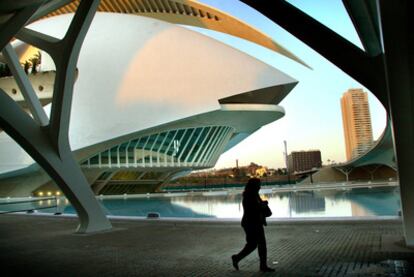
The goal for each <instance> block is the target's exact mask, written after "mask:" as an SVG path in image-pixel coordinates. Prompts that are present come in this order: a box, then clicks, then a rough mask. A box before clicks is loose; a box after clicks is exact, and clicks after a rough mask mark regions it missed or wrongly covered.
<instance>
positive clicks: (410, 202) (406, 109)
mask: <svg viewBox="0 0 414 277" xmlns="http://www.w3.org/2000/svg"><path fill="white" fill-rule="evenodd" d="M379 3H380V13H381V17H380V18H381V23H382V29H383V42H384V50H385V55H384V60H385V67H386V78H387V85H388V86H387V91H388V99H389V104H390V109H389V110H390V116H391V119H392V129H393V136H394V147H395V151H396V159H397V166H398V173H399V179H400V191H401V206H402V216H403V222H404V234H405V240H406V243H407V245H408V246H414V171H413V170H414V121H413V118H414V81H413V80H414V19H413V17H412V14H411V13H412V11H413V8H414V5H413V3H412V1H409V0H398V1H388V0H381V1H379Z"/></svg>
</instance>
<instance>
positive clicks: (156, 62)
mask: <svg viewBox="0 0 414 277" xmlns="http://www.w3.org/2000/svg"><path fill="white" fill-rule="evenodd" d="M71 18H72V15H62V16H57V17H52V18H48V19H45V20H42V21H38V22H36V23H34V24H32V25H30V26H29V28H32V29H35V30H38V31H41V32H44V33H47V34H50V35H53V36H56V37H62V35H63V33H64V31H65V30H66V28H67V26H68V24H69V22H70V19H71ZM45 60H46V59H45ZM43 66H44V67H46V65H43ZM78 69H79V75H78V79H77V81H76V83H75V89H74V98H73V106H72V117H71V125H70V142H71V146H72V149H73V150H76V149H80V148H83V147H87V146H89V145H92V144H95V143H99V142H102V141H106V140H109V139H112V138H113V137H115V136H120V135H125V134H129V133H133V132H136V131H139V130H142V129H146V128H150V127H153V126H156V125H160V124H165V123H167V122H171V121H174V120H178V119H181V118H184V117H189V116H192V115H195V114H200V113H203V112H208V111H212V110H217V109H220V105H219V102H218V99H220V98H224V97H228V96H231V95H234V94H239V93H242V92H248V91H252V90H257V89H261V88H266V87H272V86H277V85H281V84H286V83H294V82H296V81H295V80H294V79H292V78H291V77H289V76H287V75H286V74H284V73H282V72H280V71H279V70H277V69H275V68H273V67H270V66H269V65H267V64H265V63H263V62H260V61H258V60H257V59H255V58H253V57H251V56H248V55H246V54H245V53H243V52H240V51H238V50H236V49H234V48H232V47H230V46H227V45H225V44H223V43H221V42H218V41H216V40H214V39H212V38H209V37H207V36H204V35H201V34H199V33H197V32H194V31H191V30H188V29H185V28H183V27H180V26H177V25H173V24H169V23H166V22H162V21H159V20H155V19H151V18H146V17H138V16H134V15H125V14H106V13H97V14H96V16H95V18H94V21H93V22H92V25H91V27H90V30H89V32H88V34H87V36H86V39H85V42H84V44H83V47H82V50H81V53H80V57H79V61H78ZM4 135H5V134H4V133H2V134H0V137H2V136H4ZM0 140H1V138H0ZM3 140H4V138H3ZM0 148H3V147H2V146H0ZM0 151H1V150H0ZM1 157H3V155H2V154H1V153H0V166H1V164H3V162H7V161H2V160H3V159H2V158H1ZM8 159H9V161H8V162H7V163H9V164H10V163H13V164H18V163H19V162H21V159H19V160H20V161H10V156H8ZM1 171H2V170H1V168H0V172H1Z"/></svg>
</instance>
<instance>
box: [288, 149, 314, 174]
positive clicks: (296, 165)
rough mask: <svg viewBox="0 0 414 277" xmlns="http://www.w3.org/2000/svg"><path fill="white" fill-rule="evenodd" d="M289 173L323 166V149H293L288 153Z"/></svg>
mask: <svg viewBox="0 0 414 277" xmlns="http://www.w3.org/2000/svg"><path fill="white" fill-rule="evenodd" d="M288 165H289V173H294V172H301V171H306V170H310V169H312V168H320V167H321V166H322V158H321V151H319V150H310V151H293V152H292V153H290V154H289V155H288Z"/></svg>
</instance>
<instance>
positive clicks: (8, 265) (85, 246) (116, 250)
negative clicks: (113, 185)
mask: <svg viewBox="0 0 414 277" xmlns="http://www.w3.org/2000/svg"><path fill="white" fill-rule="evenodd" d="M111 222H112V224H113V226H114V229H113V230H112V231H109V232H101V233H95V234H87V235H85V234H83V235H80V234H75V233H74V230H75V229H76V226H77V224H78V222H77V218H73V217H72V218H67V217H62V216H33V215H1V216H0V247H1V251H0V265H1V276H262V275H263V276H414V251H413V250H411V249H408V248H406V247H405V246H404V243H403V241H402V239H403V237H402V225H401V222H400V221H399V220H382V221H326V222H272V223H270V224H269V226H267V227H266V229H265V232H266V237H267V247H268V260H269V263H268V264H269V266H271V267H273V268H275V269H276V272H274V273H266V274H262V273H260V272H259V258H258V256H257V252H254V253H252V254H251V255H250V256H248V257H247V258H246V259H244V260H243V261H241V262H240V271H235V270H234V269H233V268H232V265H231V260H230V256H231V255H232V254H235V253H237V252H238V251H239V250H240V249H241V248H242V247H243V246H244V243H245V241H244V233H243V230H242V228H241V227H240V225H239V224H238V223H235V222H182V221H163V220H159V219H151V220H138V221H136V220H111Z"/></svg>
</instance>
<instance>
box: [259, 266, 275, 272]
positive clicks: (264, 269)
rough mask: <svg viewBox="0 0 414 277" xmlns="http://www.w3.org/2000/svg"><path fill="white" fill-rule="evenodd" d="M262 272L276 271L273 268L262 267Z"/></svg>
mask: <svg viewBox="0 0 414 277" xmlns="http://www.w3.org/2000/svg"><path fill="white" fill-rule="evenodd" d="M260 271H261V272H275V270H274V269H273V268H271V267H268V266H261V267H260Z"/></svg>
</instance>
